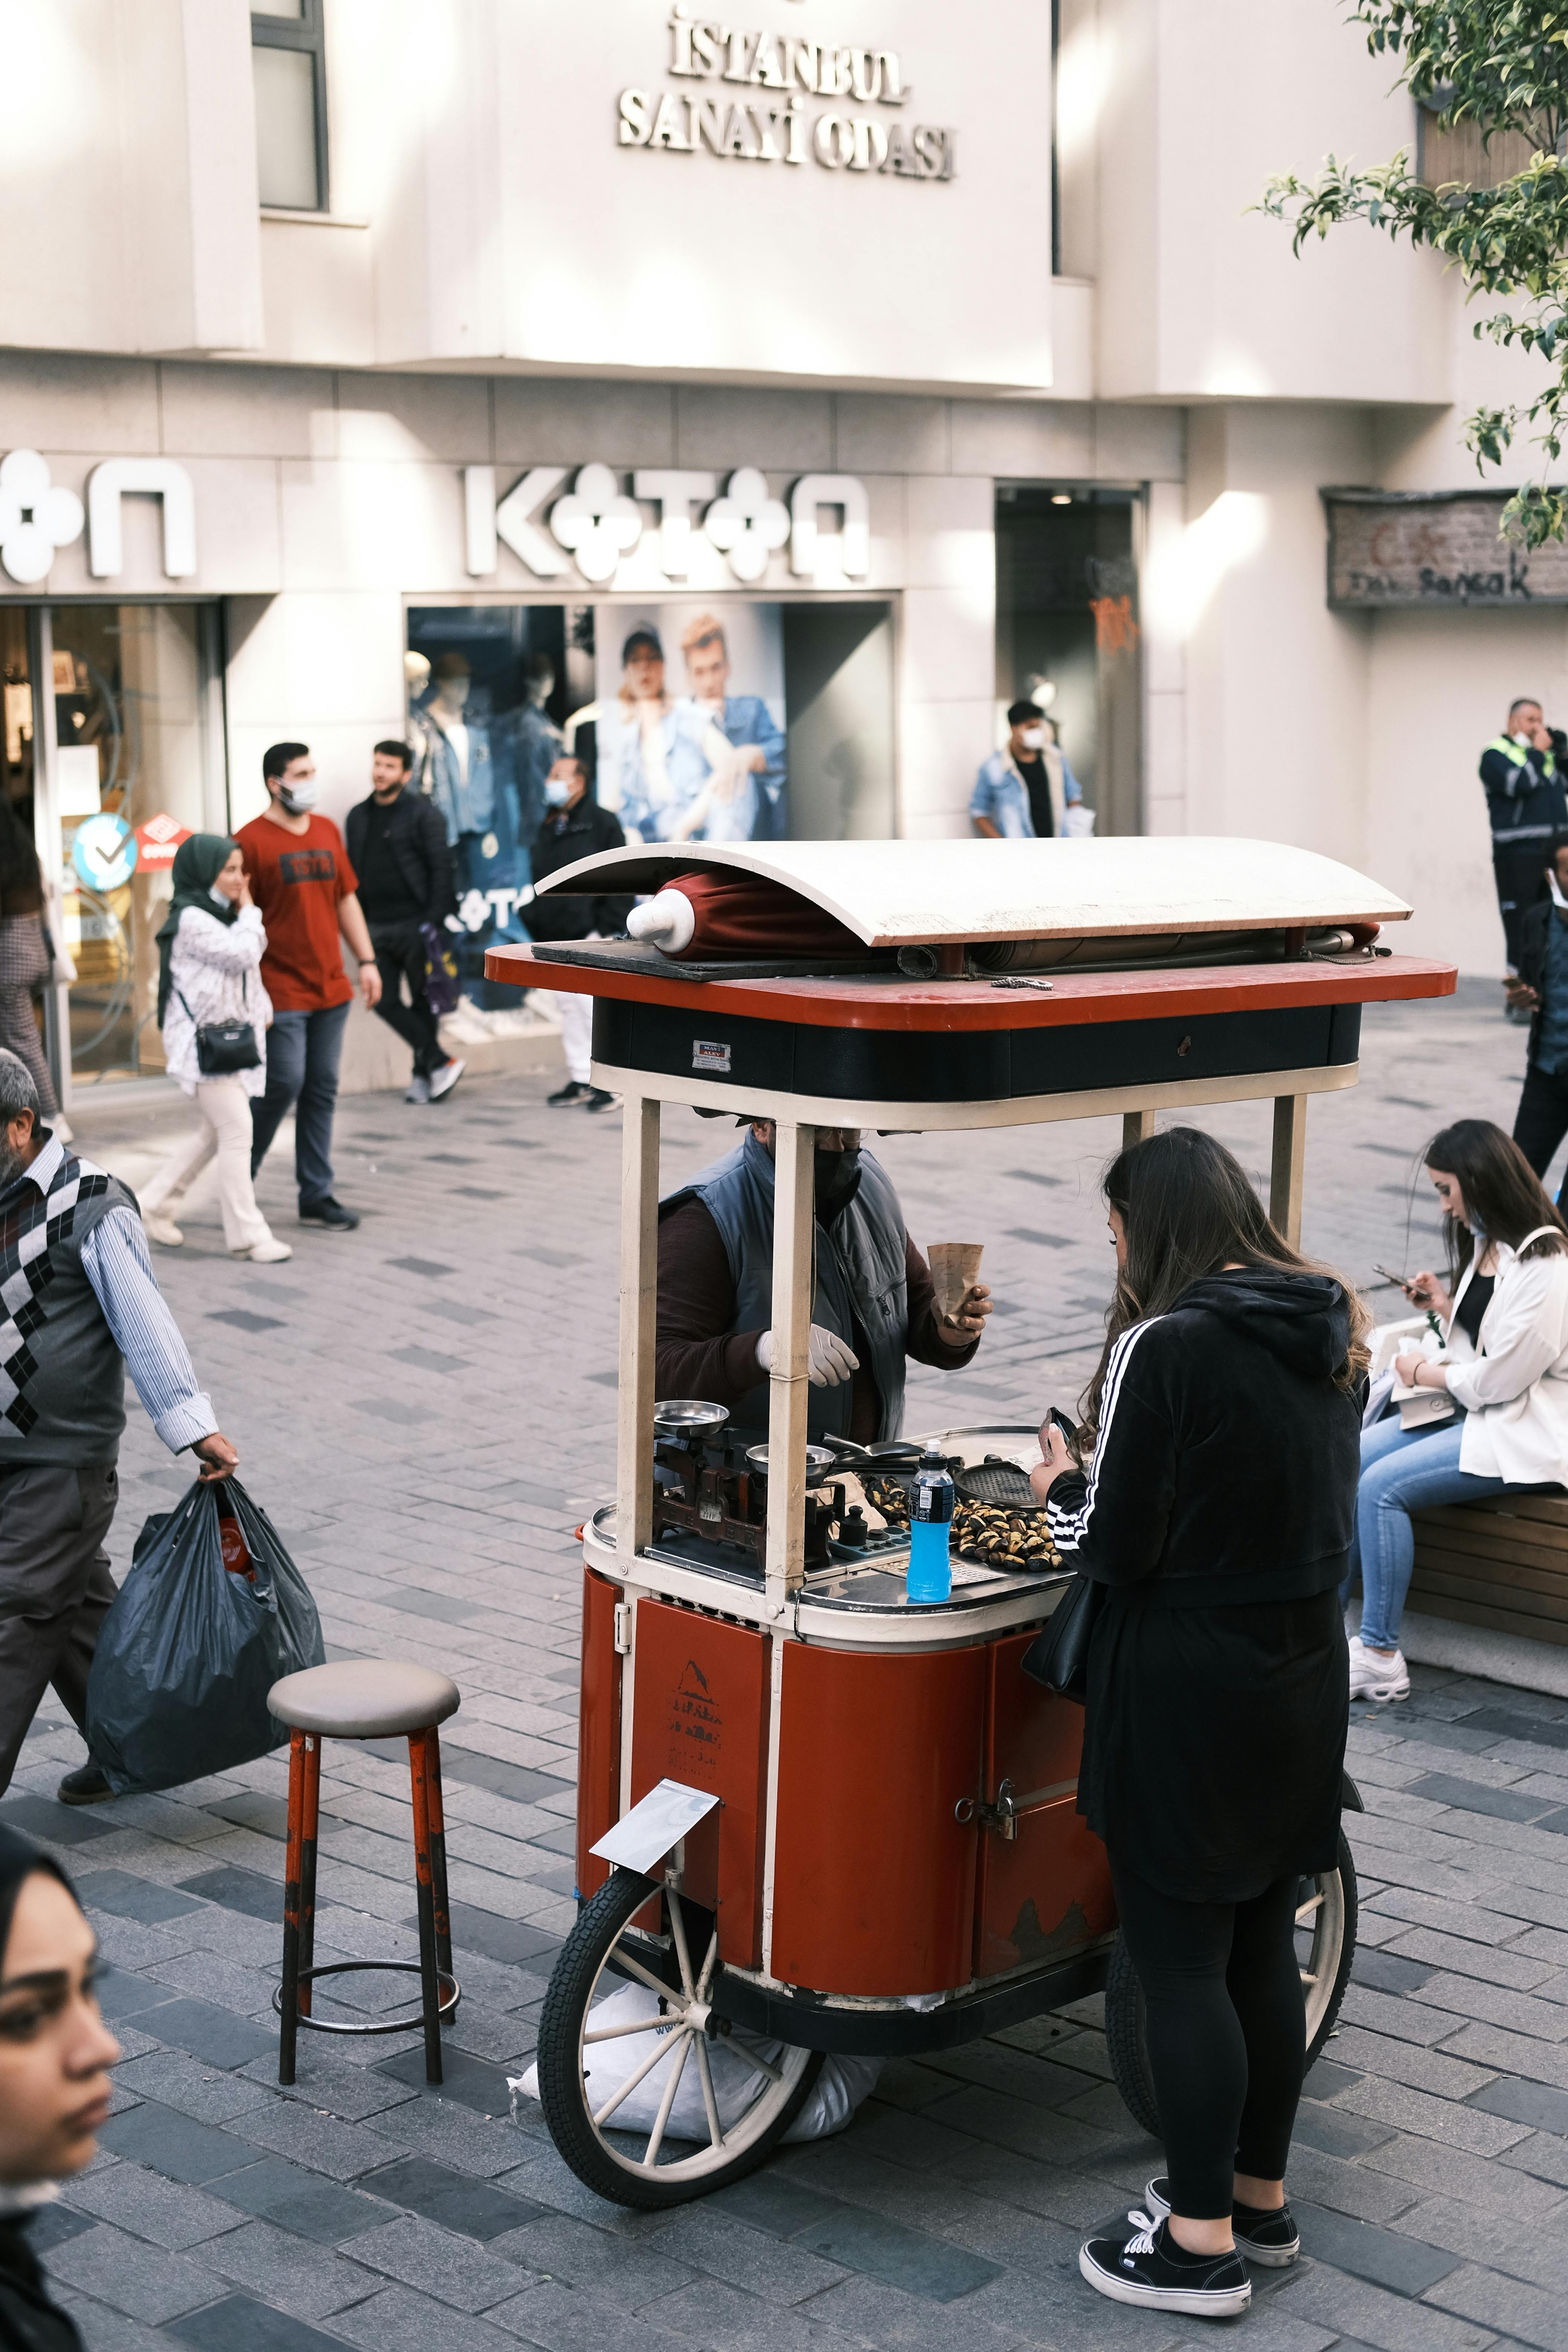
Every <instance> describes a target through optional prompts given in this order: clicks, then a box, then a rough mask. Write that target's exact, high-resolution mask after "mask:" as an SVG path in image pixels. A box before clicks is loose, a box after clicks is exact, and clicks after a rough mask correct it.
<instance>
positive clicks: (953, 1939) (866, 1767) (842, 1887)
mask: <svg viewBox="0 0 1568 2352" xmlns="http://www.w3.org/2000/svg"><path fill="white" fill-rule="evenodd" d="M984 1708H985V1652H984V1650H981V1649H964V1650H939V1651H926V1652H919V1653H914V1654H910V1653H909V1652H904V1653H902V1654H900V1653H897V1652H894V1653H891V1654H889V1653H887V1652H875V1653H870V1654H868V1653H866V1652H863V1651H862V1652H856V1651H845V1650H819V1649H815V1648H807V1647H805V1645H804V1644H803V1643H798V1642H791V1643H787V1644H786V1646H785V1649H784V1678H783V1710H782V1718H781V1723H780V1729H779V1786H778V1829H777V1835H776V1854H775V1860H774V1865H773V1963H772V1965H773V1974H774V1975H775V1976H776V1977H781V1978H783V1979H784V1981H785V1982H786V1983H788V1984H794V1985H801V1986H804V1987H805V1988H808V1989H809V1990H812V1991H814V1992H829V1993H881V1994H896V1993H910V1992H945V1991H947V1990H951V1989H952V1987H954V1986H958V1985H963V1984H967V1983H968V1981H969V1974H970V1958H971V1951H972V1947H973V1918H974V1848H975V1837H976V1832H975V1831H974V1828H973V1824H971V1825H970V1826H969V1827H967V1828H965V1827H963V1826H961V1824H960V1823H959V1822H957V1821H956V1820H955V1818H954V1814H953V1808H954V1806H955V1805H957V1804H958V1803H960V1802H961V1801H963V1799H964V1798H966V1797H967V1798H971V1799H972V1798H973V1793H974V1790H975V1787H976V1785H977V1778H978V1774H979V1770H980V1762H981V1739H982V1727H983V1719H984Z"/></svg>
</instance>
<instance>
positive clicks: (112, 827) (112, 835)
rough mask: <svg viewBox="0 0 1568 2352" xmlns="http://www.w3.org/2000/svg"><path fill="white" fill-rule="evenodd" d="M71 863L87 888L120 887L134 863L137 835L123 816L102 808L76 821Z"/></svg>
mask: <svg viewBox="0 0 1568 2352" xmlns="http://www.w3.org/2000/svg"><path fill="white" fill-rule="evenodd" d="M71 864H72V865H73V866H75V867H76V870H77V872H78V873H79V875H80V877H81V878H82V880H83V881H84V882H85V883H86V885H87V887H88V888H89V890H119V889H121V888H122V887H123V886H124V885H125V884H126V883H127V882H129V881H130V879H131V877H132V872H133V871H134V868H135V865H136V836H135V835H134V834H133V833H132V830H131V827H130V826H129V825H128V824H126V822H125V819H124V818H123V817H122V816H116V815H115V814H113V812H112V811H111V810H107V809H106V810H105V811H104V812H103V814H101V815H100V816H89V818H88V820H87V822H86V824H79V825H78V827H77V831H76V839H75V840H74V841H73V842H72V844H71Z"/></svg>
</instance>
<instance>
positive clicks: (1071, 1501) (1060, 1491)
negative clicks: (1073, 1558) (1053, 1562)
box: [1046, 1316, 1176, 1584]
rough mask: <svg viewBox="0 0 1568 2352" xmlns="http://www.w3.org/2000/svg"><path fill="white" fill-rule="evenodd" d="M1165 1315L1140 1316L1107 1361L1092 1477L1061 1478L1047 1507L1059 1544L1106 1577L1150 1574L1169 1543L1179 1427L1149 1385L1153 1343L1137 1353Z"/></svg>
mask: <svg viewBox="0 0 1568 2352" xmlns="http://www.w3.org/2000/svg"><path fill="white" fill-rule="evenodd" d="M1163 1319H1164V1318H1163V1317H1161V1316H1152V1317H1151V1318H1150V1319H1149V1320H1148V1321H1147V1322H1144V1323H1134V1324H1132V1325H1131V1327H1130V1328H1128V1329H1127V1330H1125V1331H1123V1333H1122V1334H1121V1338H1120V1339H1118V1340H1117V1342H1116V1344H1115V1346H1114V1347H1113V1348H1112V1349H1111V1351H1110V1362H1109V1364H1108V1365H1107V1366H1106V1370H1105V1387H1104V1390H1103V1391H1102V1393H1101V1397H1100V1432H1099V1438H1098V1442H1097V1443H1096V1445H1095V1449H1094V1458H1093V1464H1092V1467H1091V1469H1090V1471H1089V1478H1088V1481H1087V1484H1086V1483H1085V1482H1084V1481H1083V1480H1082V1479H1081V1478H1071V1479H1064V1480H1059V1481H1058V1482H1057V1484H1056V1485H1055V1486H1053V1487H1052V1490H1051V1493H1052V1498H1053V1499H1051V1500H1050V1501H1049V1502H1048V1503H1047V1507H1046V1508H1047V1519H1048V1522H1049V1526H1050V1530H1051V1536H1052V1538H1053V1540H1054V1542H1055V1543H1056V1546H1057V1549H1058V1550H1059V1551H1062V1552H1071V1553H1075V1554H1076V1555H1077V1559H1078V1565H1079V1568H1080V1569H1082V1570H1084V1571H1085V1572H1086V1573H1087V1574H1088V1575H1090V1576H1092V1577H1094V1579H1095V1580H1096V1581H1097V1582H1100V1583H1105V1584H1129V1583H1134V1582H1136V1581H1137V1580H1139V1579H1140V1578H1142V1577H1144V1576H1148V1575H1149V1574H1151V1573H1152V1570H1153V1568H1154V1566H1155V1564H1156V1562H1157V1561H1158V1559H1159V1557H1160V1553H1161V1551H1162V1550H1163V1546H1164V1540H1165V1528H1166V1524H1167V1521H1168V1519H1169V1517H1170V1508H1171V1502H1172V1498H1173V1493H1174V1485H1175V1452H1176V1447H1175V1432H1174V1429H1173V1426H1172V1423H1171V1419H1170V1414H1169V1412H1168V1410H1166V1409H1165V1406H1164V1401H1163V1397H1161V1396H1159V1395H1157V1394H1155V1393H1152V1391H1151V1384H1150V1381H1148V1379H1147V1378H1145V1377H1143V1375H1144V1370H1145V1361H1146V1359H1147V1357H1148V1354H1149V1351H1148V1350H1147V1349H1144V1352H1143V1356H1142V1358H1141V1357H1140V1356H1139V1353H1138V1351H1139V1349H1140V1347H1141V1345H1142V1342H1143V1341H1144V1340H1145V1339H1147V1336H1148V1334H1149V1333H1150V1332H1151V1331H1152V1330H1153V1329H1154V1328H1156V1326H1157V1325H1158V1324H1159V1323H1161V1322H1162V1321H1163ZM1159 1352H1160V1351H1158V1350H1156V1351H1155V1353H1156V1355H1158V1353H1159ZM1155 1385H1156V1386H1158V1385H1159V1383H1158V1381H1157V1380H1156V1382H1155ZM1057 1496H1060V1500H1059V1501H1058V1500H1057V1499H1055V1498H1056V1497H1057Z"/></svg>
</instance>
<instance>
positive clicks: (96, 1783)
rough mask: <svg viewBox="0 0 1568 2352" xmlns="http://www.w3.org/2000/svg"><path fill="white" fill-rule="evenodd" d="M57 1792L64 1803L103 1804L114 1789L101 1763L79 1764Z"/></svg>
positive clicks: (68, 1774)
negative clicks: (106, 1777) (105, 1775)
mask: <svg viewBox="0 0 1568 2352" xmlns="http://www.w3.org/2000/svg"><path fill="white" fill-rule="evenodd" d="M55 1794H56V1796H57V1797H58V1799H59V1801H60V1802H61V1804H62V1805H101V1804H102V1802H103V1801H104V1799H105V1798H106V1797H112V1796H113V1794H114V1791H113V1790H112V1789H111V1788H110V1785H109V1782H108V1780H106V1779H105V1777H104V1771H103V1767H102V1765H101V1764H79V1765H78V1766H77V1768H76V1770H75V1771H74V1772H68V1773H67V1774H66V1777H65V1779H64V1780H62V1781H61V1782H60V1785H59V1787H58V1789H57V1790H55ZM96 1834H97V1832H96V1831H95V1832H94V1835H95V1836H96Z"/></svg>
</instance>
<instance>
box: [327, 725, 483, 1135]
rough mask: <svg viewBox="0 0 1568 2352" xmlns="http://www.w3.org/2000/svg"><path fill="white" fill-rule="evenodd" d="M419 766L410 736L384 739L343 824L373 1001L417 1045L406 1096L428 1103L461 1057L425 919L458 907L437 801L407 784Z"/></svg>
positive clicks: (451, 1083) (451, 1078)
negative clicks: (431, 968) (434, 974)
mask: <svg viewBox="0 0 1568 2352" xmlns="http://www.w3.org/2000/svg"><path fill="white" fill-rule="evenodd" d="M413 771H414V753H413V751H411V749H410V748H409V746H408V745H407V744H406V743H401V742H398V741H396V740H389V741H387V742H384V743H378V744H377V745H376V747H375V750H374V751H373V752H372V754H371V761H370V798H369V799H368V800H363V801H360V802H359V803H357V804H356V806H354V807H353V808H352V809H350V811H349V814H348V823H347V825H346V826H345V828H344V831H345V834H346V836H347V840H348V852H349V863H350V865H351V866H353V869H354V872H355V873H356V874H357V875H358V877H359V901H360V905H361V906H362V907H363V909H364V919H365V921H366V922H367V923H368V925H369V926H370V943H371V946H372V947H373V948H374V950H375V962H376V969H377V971H379V972H380V974H381V1002H380V1003H378V1004H377V1006H376V1008H375V1009H376V1011H377V1012H378V1013H380V1015H381V1017H382V1019H383V1020H384V1022H385V1023H386V1024H387V1026H388V1028H390V1029H395V1030H396V1032H397V1034H398V1035H399V1036H400V1037H401V1038H402V1039H403V1042H404V1044H405V1045H410V1046H412V1048H413V1050H414V1082H413V1084H412V1086H411V1087H409V1089H408V1092H407V1095H406V1096H405V1101H408V1102H415V1103H427V1102H438V1101H439V1100H440V1098H441V1097H442V1096H443V1095H445V1094H449V1093H450V1092H451V1090H452V1088H453V1087H455V1086H456V1085H457V1083H458V1079H459V1078H460V1077H461V1076H462V1075H463V1065H462V1063H461V1062H459V1061H458V1060H457V1059H456V1057H455V1056H454V1055H450V1054H448V1053H447V1049H446V1047H445V1046H444V1045H442V1043H441V1041H440V1038H439V1036H438V1035H437V1029H436V1015H435V1014H434V1013H432V1012H431V1010H430V1006H429V1003H428V1001H427V999H426V994H425V975H426V968H427V966H428V961H429V959H428V957H427V956H426V952H425V943H424V941H423V940H421V938H420V936H419V927H420V925H421V924H422V923H434V924H435V925H436V927H437V929H441V927H442V926H443V925H444V924H445V922H446V919H447V916H448V915H449V914H450V912H451V910H452V853H451V851H450V850H449V849H448V847H447V827H446V824H445V822H444V820H443V818H442V815H441V813H440V811H439V809H437V806H436V803H435V802H434V801H432V800H429V799H427V798H426V795H425V794H424V793H411V792H409V791H408V790H407V789H406V787H407V783H408V779H409V777H410V775H411V774H412V773H413ZM405 980H406V982H408V999H409V1001H408V1003H406V1004H405V1003H404V1002H403V983H404V982H405Z"/></svg>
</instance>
